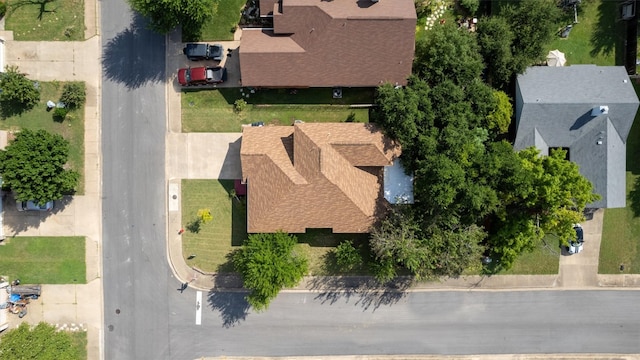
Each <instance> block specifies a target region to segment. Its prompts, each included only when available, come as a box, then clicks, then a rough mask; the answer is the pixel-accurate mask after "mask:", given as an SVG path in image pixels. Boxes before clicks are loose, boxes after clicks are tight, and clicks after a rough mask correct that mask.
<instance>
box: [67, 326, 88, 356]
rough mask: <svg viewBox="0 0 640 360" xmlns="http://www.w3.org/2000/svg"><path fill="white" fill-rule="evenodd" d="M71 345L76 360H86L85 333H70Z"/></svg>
mask: <svg viewBox="0 0 640 360" xmlns="http://www.w3.org/2000/svg"><path fill="white" fill-rule="evenodd" d="M71 344H72V345H73V347H74V348H76V351H75V353H76V360H87V332H86V331H73V332H71Z"/></svg>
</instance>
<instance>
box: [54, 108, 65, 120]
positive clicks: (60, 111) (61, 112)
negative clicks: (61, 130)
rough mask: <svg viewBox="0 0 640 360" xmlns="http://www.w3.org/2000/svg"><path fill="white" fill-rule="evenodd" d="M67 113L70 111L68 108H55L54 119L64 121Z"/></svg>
mask: <svg viewBox="0 0 640 360" xmlns="http://www.w3.org/2000/svg"><path fill="white" fill-rule="evenodd" d="M67 113H69V110H68V109H67V108H59V107H57V108H55V109H54V110H53V119H54V120H55V121H64V119H65V118H66V117H67Z"/></svg>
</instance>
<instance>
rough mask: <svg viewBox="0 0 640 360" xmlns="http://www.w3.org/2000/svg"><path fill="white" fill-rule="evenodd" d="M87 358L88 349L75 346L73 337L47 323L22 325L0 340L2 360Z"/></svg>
mask: <svg viewBox="0 0 640 360" xmlns="http://www.w3.org/2000/svg"><path fill="white" fill-rule="evenodd" d="M84 358H86V349H81V348H80V347H78V346H77V345H76V344H74V342H73V340H72V339H71V335H70V334H69V333H68V332H65V331H56V328H55V327H54V326H52V325H49V324H47V323H43V322H41V323H39V324H38V325H36V326H35V327H33V328H32V327H30V326H29V324H27V323H21V324H20V326H18V327H17V328H15V329H12V330H7V332H6V333H5V334H3V335H2V339H1V340H0V360H31V359H41V360H79V359H84Z"/></svg>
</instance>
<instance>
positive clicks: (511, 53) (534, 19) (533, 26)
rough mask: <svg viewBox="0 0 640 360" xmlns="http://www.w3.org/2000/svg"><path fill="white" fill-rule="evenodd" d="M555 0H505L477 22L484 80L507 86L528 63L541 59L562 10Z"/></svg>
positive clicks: (495, 84) (499, 85)
mask: <svg viewBox="0 0 640 360" xmlns="http://www.w3.org/2000/svg"><path fill="white" fill-rule="evenodd" d="M556 3H557V2H556V1H555V0H522V1H518V2H508V3H507V4H506V5H504V6H502V7H501V8H500V11H499V13H498V14H497V15H493V16H490V17H485V18H482V19H481V21H479V22H478V30H477V33H478V45H479V48H480V53H481V54H482V57H483V59H484V62H485V64H486V65H487V69H486V77H487V81H488V82H489V83H490V84H491V85H493V86H494V87H496V88H498V89H502V90H506V89H507V88H508V86H509V85H510V84H511V83H512V81H513V80H514V79H515V76H516V75H518V74H522V73H523V72H524V71H525V69H526V68H527V67H528V66H531V65H533V64H535V63H537V62H540V61H542V60H544V55H545V53H544V49H545V47H546V45H547V44H548V43H549V42H551V40H552V38H553V34H554V32H555V31H556V27H557V24H558V21H559V19H560V16H561V14H562V12H561V10H560V8H558V6H557V4H556Z"/></svg>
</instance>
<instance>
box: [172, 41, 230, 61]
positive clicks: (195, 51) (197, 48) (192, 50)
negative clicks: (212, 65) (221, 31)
mask: <svg viewBox="0 0 640 360" xmlns="http://www.w3.org/2000/svg"><path fill="white" fill-rule="evenodd" d="M182 52H183V53H184V54H185V55H187V58H188V59H189V60H194V61H195V60H215V61H222V58H223V57H224V47H223V46H222V45H220V44H213V45H209V44H193V43H190V44H187V45H186V46H185V47H184V49H182Z"/></svg>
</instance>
